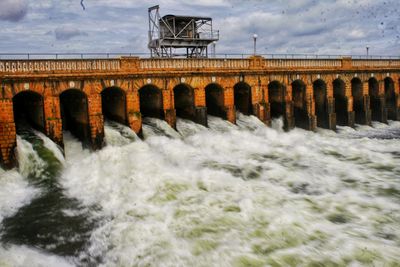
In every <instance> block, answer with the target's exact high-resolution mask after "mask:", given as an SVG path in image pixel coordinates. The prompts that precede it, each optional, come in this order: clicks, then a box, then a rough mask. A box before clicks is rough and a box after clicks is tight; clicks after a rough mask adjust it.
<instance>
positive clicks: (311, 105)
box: [300, 84, 317, 131]
mask: <svg viewBox="0 0 400 267" xmlns="http://www.w3.org/2000/svg"><path fill="white" fill-rule="evenodd" d="M313 91H314V88H313V85H312V84H307V85H306V92H305V105H306V111H307V117H306V118H305V121H303V122H302V123H301V124H300V125H301V127H302V128H304V129H306V130H309V131H315V129H316V128H317V116H315V101H314V98H313Z"/></svg>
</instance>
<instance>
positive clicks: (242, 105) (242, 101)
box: [233, 82, 253, 115]
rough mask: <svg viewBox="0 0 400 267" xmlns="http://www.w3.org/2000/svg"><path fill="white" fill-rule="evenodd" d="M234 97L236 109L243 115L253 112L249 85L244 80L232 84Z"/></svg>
mask: <svg viewBox="0 0 400 267" xmlns="http://www.w3.org/2000/svg"><path fill="white" fill-rule="evenodd" d="M233 89H234V93H235V94H234V99H235V107H236V110H239V111H240V112H242V113H243V114H245V115H251V114H252V113H253V107H252V104H251V87H250V86H249V85H248V84H247V83H244V82H240V83H238V84H236V85H235V86H234V88H233Z"/></svg>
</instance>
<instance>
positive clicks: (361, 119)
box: [351, 77, 370, 124]
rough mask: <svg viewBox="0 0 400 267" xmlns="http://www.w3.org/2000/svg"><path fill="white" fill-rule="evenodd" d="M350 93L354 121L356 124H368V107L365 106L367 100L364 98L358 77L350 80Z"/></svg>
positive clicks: (361, 84)
mask: <svg viewBox="0 0 400 267" xmlns="http://www.w3.org/2000/svg"><path fill="white" fill-rule="evenodd" d="M351 95H352V96H353V110H354V114H355V122H356V123H358V124H370V122H369V118H368V116H369V108H368V107H366V102H365V101H367V100H364V92H363V83H362V81H361V79H360V78H357V77H355V78H353V79H352V80H351Z"/></svg>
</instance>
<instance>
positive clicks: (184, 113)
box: [174, 83, 196, 120]
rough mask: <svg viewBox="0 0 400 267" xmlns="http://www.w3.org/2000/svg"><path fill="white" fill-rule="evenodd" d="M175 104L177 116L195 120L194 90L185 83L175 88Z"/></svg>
mask: <svg viewBox="0 0 400 267" xmlns="http://www.w3.org/2000/svg"><path fill="white" fill-rule="evenodd" d="M174 103H175V110H176V116H178V117H181V118H184V119H189V120H194V119H195V116H196V114H195V113H196V111H195V106H194V89H193V88H192V87H191V86H189V85H187V84H184V83H181V84H178V85H177V86H175V87H174Z"/></svg>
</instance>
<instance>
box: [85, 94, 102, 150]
mask: <svg viewBox="0 0 400 267" xmlns="http://www.w3.org/2000/svg"><path fill="white" fill-rule="evenodd" d="M88 113H89V127H90V147H91V149H93V150H98V149H101V148H102V147H103V146H104V119H103V114H102V111H101V94H100V93H93V94H91V95H89V96H88Z"/></svg>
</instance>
